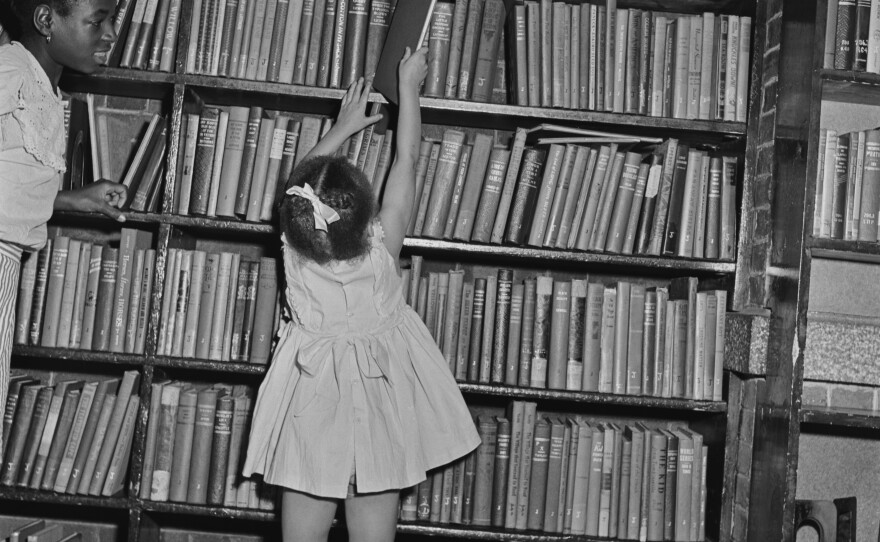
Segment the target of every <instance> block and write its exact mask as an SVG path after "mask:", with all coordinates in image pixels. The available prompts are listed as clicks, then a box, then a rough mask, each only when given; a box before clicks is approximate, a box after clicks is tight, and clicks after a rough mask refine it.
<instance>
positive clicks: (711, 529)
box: [0, 0, 876, 542]
mask: <svg viewBox="0 0 880 542" xmlns="http://www.w3.org/2000/svg"><path fill="white" fill-rule="evenodd" d="M401 1H404V0H401ZM792 3H793V4H795V3H796V2H792ZM619 5H620V6H622V7H634V8H644V9H653V10H657V11H682V12H687V13H700V12H703V11H713V12H716V13H729V14H736V15H748V16H750V17H752V20H753V36H754V38H753V39H752V47H751V55H752V59H751V62H750V66H751V73H750V78H749V81H750V88H749V96H748V103H749V116H748V118H749V122H746V123H742V122H721V121H706V120H683V119H673V118H657V117H648V116H639V115H628V114H615V113H606V112H593V111H579V110H563V109H550V108H535V107H521V106H513V105H499V104H485V103H474V102H465V101H457V100H445V99H436V98H425V99H423V100H422V110H423V122H424V123H425V124H426V125H429V124H434V125H446V126H465V127H471V128H484V129H496V130H502V131H510V130H512V129H513V128H515V127H517V126H530V125H537V124H539V123H541V122H556V123H561V124H568V125H583V126H588V127H596V128H599V129H602V128H605V129H611V130H620V131H629V132H638V133H641V134H645V135H651V136H658V137H681V138H684V139H690V140H694V141H701V140H702V141H712V142H717V143H719V144H724V146H725V148H731V149H734V150H735V152H736V153H737V154H738V155H739V156H740V157H741V159H740V161H739V167H738V175H739V176H740V178H739V179H738V185H739V191H740V192H741V193H740V194H738V198H737V201H738V202H740V201H741V202H742V204H741V205H740V206H739V209H740V212H739V213H738V220H739V222H738V224H739V226H738V229H739V230H740V234H739V235H738V236H737V239H738V243H739V246H738V250H737V254H739V258H738V260H737V261H736V262H727V261H709V260H695V259H682V258H666V257H652V256H621V255H612V254H606V253H595V252H580V251H564V250H551V249H533V248H523V247H511V246H503V245H478V244H467V243H460V242H450V241H433V240H426V239H416V238H408V239H407V240H406V241H405V243H404V253H405V254H407V255H423V256H425V259H426V261H428V260H431V261H436V262H442V263H443V264H444V265H447V267H451V266H452V265H453V264H455V263H461V264H463V265H464V266H490V267H498V266H507V267H518V266H523V267H528V268H533V269H553V270H554V272H556V271H559V270H561V272H562V273H582V274H584V273H590V274H594V273H595V274H598V275H600V276H602V277H606V278H607V277H621V278H633V279H637V278H639V277H642V278H645V279H647V280H649V281H666V280H669V279H671V278H675V277H681V276H696V277H700V278H706V279H718V280H719V281H720V282H722V283H723V284H725V285H726V287H727V288H728V289H729V298H730V299H731V301H730V305H731V306H732V309H733V310H734V311H736V310H740V309H744V308H745V309H748V308H750V307H751V306H754V305H755V303H756V301H755V295H753V294H750V293H748V292H747V290H748V289H749V284H750V283H749V280H750V279H754V278H755V276H756V273H757V274H758V275H761V274H762V273H763V269H762V267H761V265H760V264H756V263H755V261H756V260H758V259H759V258H758V257H757V256H756V255H755V253H754V251H752V249H751V247H750V245H748V242H750V241H751V240H752V239H753V237H754V234H753V233H752V232H753V231H754V228H755V211H754V208H755V207H756V206H755V203H754V202H755V200H756V196H755V194H753V192H754V190H755V187H756V184H755V182H754V181H753V177H754V175H755V164H756V160H757V150H758V148H759V146H760V144H761V143H765V142H766V139H767V138H766V134H762V133H759V130H758V124H757V123H756V119H758V116H759V112H758V111H757V108H759V107H760V104H761V100H762V97H763V95H764V92H763V90H762V88H759V85H758V84H757V82H758V81H761V80H762V73H761V70H762V69H763V68H764V62H763V61H762V60H761V59H763V58H764V55H765V49H767V48H768V47H770V45H768V44H771V43H772V40H765V39H763V38H764V37H765V36H766V35H767V34H768V32H769V31H768V30H767V29H768V28H771V27H772V26H773V23H772V22H771V21H769V20H768V19H770V18H771V15H772V13H773V12H774V10H775V9H777V8H776V3H775V2H774V1H773V0H701V1H699V2H694V1H689V0H673V1H672V2H669V1H661V0H633V1H631V2H626V1H624V0H621V1H620V2H619ZM191 20H192V4H191V3H190V2H183V9H182V13H181V31H180V34H179V39H178V48H177V51H178V60H177V62H176V65H175V71H174V72H173V73H159V72H149V71H136V70H125V69H115V68H107V69H103V70H101V71H100V72H99V73H98V74H96V75H95V76H92V77H84V76H80V75H75V74H69V75H67V76H65V78H64V79H63V81H62V88H63V90H65V91H67V92H73V93H84V92H92V93H96V94H109V95H120V96H132V97H139V98H150V99H158V100H160V101H161V102H162V104H163V108H164V109H165V110H166V111H168V112H169V113H170V115H169V117H168V118H169V126H168V134H169V136H168V147H167V152H166V155H167V158H166V160H167V165H168V167H167V168H166V175H165V179H164V182H165V188H164V190H165V192H164V196H163V201H162V206H161V208H162V209H165V210H166V211H163V212H159V213H130V214H129V215H128V219H127V222H126V227H131V228H141V229H147V230H150V231H153V232H154V237H155V248H156V250H157V262H156V275H155V281H156V285H155V287H154V294H153V299H154V302H153V305H152V312H151V315H150V326H149V332H148V337H147V346H146V353H145V354H144V355H133V354H113V353H106V352H92V351H84V350H71V349H54V348H43V347H34V346H16V347H15V349H14V357H13V368H14V369H18V370H24V371H27V370H30V369H31V368H38V369H42V370H47V371H49V370H61V368H62V367H63V370H64V371H68V372H76V371H78V370H84V371H86V372H89V371H91V372H98V373H109V372H114V373H115V372H121V371H123V370H125V369H130V368H136V369H137V370H139V371H140V373H141V383H140V397H141V404H140V409H139V411H138V418H137V424H136V428H135V435H134V442H133V448H132V456H131V462H130V465H129V471H128V483H127V487H126V491H125V492H124V493H123V495H121V496H116V497H112V498H91V497H74V496H67V495H59V494H56V493H51V492H40V491H34V490H24V489H18V488H9V487H0V503H3V504H2V505H0V508H2V509H3V513H4V514H18V513H20V514H22V515H24V510H25V509H26V510H27V514H28V515H40V516H45V517H49V518H52V517H58V518H61V517H63V516H65V515H75V512H74V511H78V510H88V511H89V514H91V515H94V516H101V517H105V518H106V521H107V522H109V523H112V524H114V525H117V526H118V527H119V531H120V536H119V539H120V540H128V541H131V542H137V541H141V540H143V541H153V540H159V539H160V534H161V530H162V529H163V528H166V527H168V528H187V529H192V530H197V531H206V530H207V531H210V530H215V531H218V532H219V531H228V532H230V533H255V534H264V535H267V536H269V539H274V538H276V537H277V535H278V533H277V520H278V514H277V513H275V512H267V511H258V510H245V509H235V508H223V507H213V506H196V505H189V504H176V503H167V502H153V501H149V500H142V499H140V498H138V497H137V494H138V488H139V485H140V476H141V472H142V468H143V455H144V448H145V439H146V426H147V417H148V413H149V396H150V389H151V387H150V386H151V383H152V382H153V380H154V379H158V378H159V377H160V375H166V374H167V375H168V376H171V377H173V378H180V379H190V380H201V381H226V382H229V381H233V380H234V381H236V382H237V383H238V382H241V383H250V384H254V385H256V384H258V383H259V381H260V380H261V378H262V376H263V375H264V374H265V367H263V366H258V365H250V364H247V363H230V362H214V361H206V360H195V359H184V358H174V357H168V356H160V355H157V354H156V345H157V336H158V322H159V312H160V305H161V304H160V303H157V302H156V301H157V300H159V299H160V297H161V295H162V293H161V292H162V284H163V281H164V279H165V277H164V274H165V267H166V258H167V255H168V249H169V247H171V246H175V245H174V243H175V242H176V239H179V237H180V236H181V235H182V234H183V233H186V234H187V235H194V236H199V235H203V236H208V237H213V238H218V237H223V238H232V239H236V240H244V241H246V242H250V243H254V244H258V245H262V246H272V245H273V244H275V243H277V231H276V229H275V228H274V226H271V225H268V224H260V223H248V222H243V221H237V220H224V219H213V218H202V217H190V216H180V215H177V214H172V213H171V212H169V211H167V209H170V207H171V203H172V201H173V197H174V190H175V185H176V181H177V179H176V178H175V177H176V167H174V166H175V164H176V157H177V156H178V155H179V152H180V147H181V134H180V132H181V130H180V128H181V118H182V116H183V114H184V104H185V102H187V101H188V100H191V99H192V94H193V93H195V94H196V95H198V96H199V97H200V98H201V99H203V100H204V101H205V102H206V103H218V102H219V103H225V104H241V105H251V104H259V105H261V106H263V107H264V108H266V109H281V110H286V111H296V112H302V113H308V114H315V115H327V116H330V115H333V114H335V112H336V108H337V107H338V101H339V99H340V98H341V97H342V95H343V93H344V91H343V90H338V89H325V88H315V87H305V86H296V85H286V84H277V83H264V82H254V81H245V80H237V79H226V78H219V77H209V76H203V75H193V74H188V73H185V70H184V60H183V57H184V56H185V54H186V50H187V42H188V39H189V38H188V36H189V32H188V31H187V30H188V28H189V26H190V22H191ZM771 33H772V32H771ZM371 98H372V100H373V101H377V102H383V101H384V99H383V98H382V97H381V96H380V95H378V94H376V95H374V96H372V97H371ZM53 221H54V223H59V224H67V225H76V226H79V225H83V224H98V225H100V227H102V228H112V227H114V226H113V225H112V223H110V222H109V221H108V220H106V219H103V218H101V217H97V216H93V215H85V214H77V213H66V214H64V215H62V216H57V217H55V218H54V219H53ZM182 232H183V233H182ZM875 253H876V252H875ZM746 254H747V255H748V257H747V258H744V256H743V255H746ZM786 322H791V324H792V325H791V329H788V328H786V330H785V331H786V332H790V331H791V330H793V329H794V327H793V323H794V321H793V320H786ZM773 337H774V336H773V335H771V340H773ZM747 376H749V375H742V374H739V373H738V372H737V371H735V370H725V382H726V383H727V384H726V385H725V393H724V400H723V401H722V402H712V401H695V400H687V399H664V398H658V397H641V396H627V395H612V394H604V393H588V392H563V391H551V390H542V389H531V388H520V387H515V386H503V385H488V384H469V383H467V384H466V383H462V384H461V385H460V387H461V390H462V392H463V393H464V395H465V398H466V399H467V400H468V401H469V402H471V401H473V402H479V403H486V404H493V405H496V406H497V405H503V404H504V403H505V402H506V401H508V400H511V399H524V400H531V401H537V402H538V403H539V409H543V408H547V409H548V410H552V411H568V412H576V413H584V414H592V415H600V416H609V417H613V416H619V417H622V418H656V419H671V420H680V421H685V422H687V423H688V424H689V425H690V426H691V427H692V428H695V429H696V430H698V431H699V432H701V433H704V434H706V435H710V436H711V438H709V437H707V442H711V448H710V449H711V451H710V454H711V456H712V457H713V459H712V461H711V465H710V467H709V468H710V474H709V480H710V482H709V487H708V505H707V526H706V532H707V540H713V541H715V540H717V541H728V540H741V539H743V538H741V536H740V535H741V534H742V533H744V530H743V529H744V528H745V525H743V524H739V525H736V526H735V525H734V524H735V523H736V519H739V518H738V517H737V516H736V514H735V508H736V506H735V503H736V502H739V503H740V505H741V506H748V504H747V503H743V502H742V500H741V499H740V501H737V500H736V499H737V496H736V495H735V494H742V493H743V492H744V487H745V488H748V484H749V483H750V480H749V478H748V477H746V479H745V482H743V480H742V479H741V475H738V474H737V470H736V465H735V463H736V461H737V454H736V449H737V446H738V435H739V434H740V427H739V426H740V424H741V422H742V420H743V419H744V417H743V415H742V414H743V402H742V396H743V394H742V391H741V390H742V387H743V384H742V383H743V382H744V379H745V378H746V377H747ZM750 376H754V375H750ZM545 405H546V406H545ZM788 414H789V417H791V416H794V418H793V419H794V420H797V412H794V411H792V410H790V411H789V412H788ZM793 427H795V430H796V423H795V425H794V426H793ZM774 430H777V428H774ZM756 435H757V433H756ZM792 436H793V437H796V433H795V434H793V435H792ZM795 440H796V439H795ZM755 441H756V442H757V441H758V438H757V436H756V439H755ZM774 453H775V451H774ZM757 457H758V458H760V459H764V456H757ZM779 459H780V458H779V457H778V456H776V455H772V457H769V460H773V461H778V460H779ZM738 476H739V477H740V479H738ZM744 483H745V486H743V484H744ZM752 491H753V495H754V494H755V493H754V492H755V491H756V490H755V489H754V488H753V489H752ZM766 498H767V499H773V498H775V496H766ZM784 506H786V507H787V506H788V504H787V502H786V503H785V504H784ZM763 512H764V511H762V510H760V509H759V507H757V506H756V505H753V506H752V514H753V515H754V516H753V517H755V516H758V517H760V516H761V515H762V513H763ZM774 521H775V520H774ZM749 525H751V522H749ZM761 529H763V527H755V532H759V531H760V530H761ZM340 530H341V529H338V528H337V529H335V530H334V532H335V533H338V532H339V531H340ZM750 532H751V527H750ZM760 532H770V531H760ZM398 534H399V536H400V537H405V538H410V537H419V536H440V537H444V538H474V539H482V540H524V541H533V542H542V541H552V540H561V539H570V538H579V539H582V540H589V539H591V538H590V537H572V536H563V535H551V534H545V533H538V532H534V531H512V530H504V529H490V528H478V527H469V526H460V525H453V524H443V525H438V524H430V523H421V522H417V523H401V524H400V526H399V528H398ZM333 536H338V534H334V535H333ZM753 539H754V540H765V539H766V540H769V539H774V538H760V537H759V538H753ZM604 540H607V539H604Z"/></svg>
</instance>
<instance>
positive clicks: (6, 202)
mask: <svg viewBox="0 0 880 542" xmlns="http://www.w3.org/2000/svg"><path fill="white" fill-rule="evenodd" d="M64 147H65V134H64V106H63V103H62V100H61V96H60V94H59V93H58V92H57V91H55V90H53V89H52V84H51V83H50V81H49V78H48V76H47V75H46V72H45V71H43V68H42V66H40V64H39V63H38V62H37V59H36V58H34V56H33V55H32V54H31V53H30V52H29V51H28V50H27V49H25V48H24V46H22V45H21V44H20V43H18V42H12V43H11V44H8V45H3V46H0V241H6V242H9V243H13V244H15V245H18V246H21V247H23V248H25V249H29V250H37V249H40V248H41V247H42V246H43V245H44V244H45V243H46V222H47V221H48V220H49V217H51V216H52V207H53V204H54V202H55V196H56V195H57V193H58V190H59V188H60V186H61V174H62V173H64V170H65V162H64Z"/></svg>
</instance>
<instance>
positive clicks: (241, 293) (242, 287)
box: [227, 260, 254, 361]
mask: <svg viewBox="0 0 880 542" xmlns="http://www.w3.org/2000/svg"><path fill="white" fill-rule="evenodd" d="M252 265H254V264H253V262H249V261H246V260H242V261H241V263H240V264H239V266H238V282H236V288H235V292H234V294H233V295H232V296H231V297H230V299H229V302H230V303H232V304H233V307H234V308H233V312H232V313H231V314H232V315H233V320H232V322H231V325H230V329H228V330H227V335H230V336H231V337H230V357H231V359H232V361H240V360H241V358H240V350H241V334H242V331H243V330H244V318H245V315H244V305H245V301H247V283H248V277H249V276H250V271H251V266H252ZM227 325H229V324H227Z"/></svg>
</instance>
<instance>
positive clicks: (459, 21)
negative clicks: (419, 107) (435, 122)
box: [374, 0, 468, 100]
mask: <svg viewBox="0 0 880 542" xmlns="http://www.w3.org/2000/svg"><path fill="white" fill-rule="evenodd" d="M374 9H375V8H374ZM467 14H468V2H467V0H456V1H455V7H454V8H453V10H452V30H451V34H450V36H449V60H448V62H447V63H446V79H445V84H444V88H443V97H445V98H449V99H452V100H454V99H455V98H456V97H457V96H458V76H459V73H460V72H461V54H462V47H463V46H464V33H465V29H466V26H467Z"/></svg>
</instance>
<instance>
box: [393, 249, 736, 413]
mask: <svg viewBox="0 0 880 542" xmlns="http://www.w3.org/2000/svg"><path fill="white" fill-rule="evenodd" d="M411 263H412V267H411V269H409V270H407V271H408V272H407V273H406V274H405V275H404V278H405V279H408V280H409V281H410V282H409V290H408V291H407V292H406V298H407V299H408V301H409V303H410V304H411V305H412V306H413V307H414V308H415V309H416V311H417V312H418V314H419V315H420V316H421V317H422V319H423V320H424V321H425V323H426V325H427V326H428V329H429V330H430V331H431V333H432V334H433V336H434V339H435V340H436V341H437V344H438V345H439V346H440V350H441V351H442V352H443V355H444V356H445V357H446V360H447V361H448V363H449V368H450V370H451V371H452V373H453V375H454V376H455V378H456V379H457V380H459V381H462V382H472V383H487V384H489V383H492V384H506V385H510V386H522V387H532V388H542V389H556V390H572V391H589V392H601V393H616V394H626V395H646V396H655V397H679V398H687V399H697V400H706V401H720V400H722V384H723V382H722V380H723V361H724V333H725V310H726V305H727V292H726V291H725V290H717V289H705V288H704V289H701V291H697V290H698V287H697V286H698V284H697V279H695V278H692V277H688V278H681V279H674V280H672V281H671V282H670V283H669V286H668V287H665V286H664V287H646V286H644V285H643V284H638V283H631V282H626V281H618V282H615V283H612V284H607V285H605V284H601V283H597V282H590V281H589V280H588V279H587V278H586V277H585V278H583V279H570V280H554V279H553V277H551V276H549V275H539V276H537V277H528V278H525V280H523V279H518V280H514V271H513V270H512V269H499V270H498V271H497V274H490V275H488V276H484V275H479V274H477V273H474V276H473V278H469V279H467V280H466V279H465V271H463V270H461V269H453V270H450V271H448V272H430V273H427V274H426V276H421V267H422V265H423V262H422V260H421V257H419V256H413V257H412V262H411Z"/></svg>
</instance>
